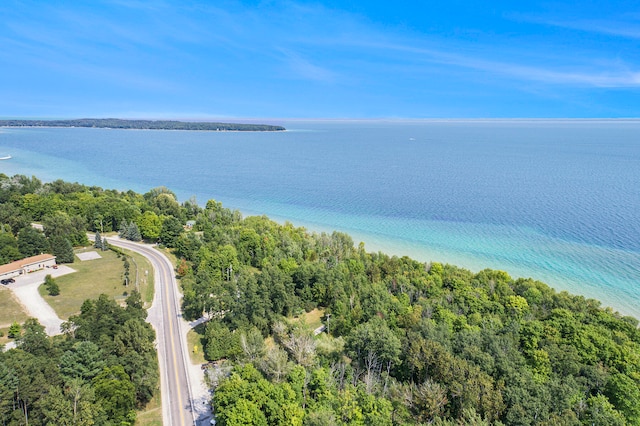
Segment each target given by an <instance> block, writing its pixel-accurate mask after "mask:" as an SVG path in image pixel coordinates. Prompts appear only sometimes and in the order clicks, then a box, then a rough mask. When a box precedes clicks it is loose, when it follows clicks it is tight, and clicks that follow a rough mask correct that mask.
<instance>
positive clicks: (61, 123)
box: [0, 118, 286, 132]
mask: <svg viewBox="0 0 640 426" xmlns="http://www.w3.org/2000/svg"><path fill="white" fill-rule="evenodd" d="M0 127H93V128H105V129H137V130H207V131H249V132H274V131H283V130H286V129H285V128H284V127H282V126H272V125H269V124H247V123H213V122H206V121H202V122H187V121H174V120H123V119H118V118H81V119H76V120H0Z"/></svg>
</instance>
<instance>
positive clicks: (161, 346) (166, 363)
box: [107, 238, 196, 426]
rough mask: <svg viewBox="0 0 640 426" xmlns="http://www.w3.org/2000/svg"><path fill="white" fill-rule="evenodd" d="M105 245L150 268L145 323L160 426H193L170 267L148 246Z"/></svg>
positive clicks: (111, 241) (120, 242)
mask: <svg viewBox="0 0 640 426" xmlns="http://www.w3.org/2000/svg"><path fill="white" fill-rule="evenodd" d="M107 241H108V242H109V244H111V245H114V246H116V247H122V248H125V249H127V250H131V251H134V252H136V253H139V254H141V255H143V256H145V257H146V258H147V259H149V261H150V262H151V264H152V266H153V269H154V283H155V284H154V285H155V295H154V298H153V304H152V306H151V308H150V309H149V311H148V313H149V317H148V318H147V321H149V322H150V323H151V325H152V326H153V328H154V329H155V330H156V339H157V343H158V361H159V363H160V387H161V391H162V417H163V423H164V424H165V425H170V426H187V425H195V424H196V414H194V408H195V407H193V404H192V402H193V397H192V390H191V383H190V378H189V364H188V362H187V359H188V353H187V347H186V342H185V339H184V338H183V334H182V333H181V314H180V294H179V293H178V290H177V282H176V279H175V275H174V272H173V265H172V264H171V261H169V259H168V258H167V257H166V256H165V255H164V254H163V253H161V252H159V251H158V250H156V249H155V248H153V246H151V245H148V244H140V243H134V242H131V241H125V240H120V239H117V238H107Z"/></svg>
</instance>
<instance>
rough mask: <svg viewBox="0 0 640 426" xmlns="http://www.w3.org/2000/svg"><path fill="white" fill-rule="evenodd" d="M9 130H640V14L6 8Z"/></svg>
mask: <svg viewBox="0 0 640 426" xmlns="http://www.w3.org/2000/svg"><path fill="white" fill-rule="evenodd" d="M0 16H1V17H2V19H0V117H1V118H81V117H118V118H151V119H167V118H173V119H193V120H210V119H225V118H247V119H251V118H300V119H308V118H344V119H349V118H356V119H359V118H365V119H368V118H371V119H375V118H516V117H517V118H523V117H524V118H529V117H531V118H560V117H568V118H634V117H640V3H638V1H637V0H634V1H623V0H611V1H602V0H598V2H596V1H591V0H581V1H562V2H554V1H512V0H511V1H501V0H495V1H494V0H492V1H480V0H467V1H461V0H447V1H435V0H433V1H432V0H422V1H420V0H414V1H407V0H395V1H384V2H383V1H377V0H367V1H356V0H343V1H338V0H328V1H295V0H292V1H277V0H276V1H226V0H217V1H189V0H183V1H179V0H175V1H170V0H167V1H162V0H157V1H137V0H102V1H101V0H74V1H71V0H69V1H64V0H47V1H44V0H40V1H29V0H24V1H19V0H2V1H1V2H0Z"/></svg>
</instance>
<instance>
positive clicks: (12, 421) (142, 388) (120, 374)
mask: <svg viewBox="0 0 640 426" xmlns="http://www.w3.org/2000/svg"><path fill="white" fill-rule="evenodd" d="M138 299H139V296H137V295H136V294H135V293H134V294H133V295H132V296H131V297H130V298H129V299H128V300H127V306H126V308H122V307H120V306H119V305H118V304H117V303H116V302H115V301H113V300H110V299H109V298H108V297H107V296H104V295H103V296H101V297H100V298H98V300H93V301H92V300H87V301H86V302H85V304H84V305H83V307H82V312H81V313H80V314H79V315H77V316H75V317H72V318H71V319H70V320H69V322H68V323H66V324H64V325H63V328H64V329H65V330H66V333H65V335H63V336H60V337H57V338H54V339H52V338H50V337H48V336H47V335H46V333H45V332H44V327H43V326H42V325H40V324H39V323H38V321H37V320H35V319H33V318H31V319H28V320H27V321H26V322H25V324H24V326H23V327H22V328H23V330H22V333H21V335H20V337H19V338H18V340H17V344H18V347H17V348H16V349H11V350H9V351H7V352H5V353H0V420H1V421H2V424H3V425H23V424H31V425H45V424H55V425H87V426H89V425H119V426H122V425H133V424H134V422H135V417H136V414H135V408H137V407H142V406H144V405H145V404H146V403H148V402H149V401H150V400H151V397H152V395H153V393H154V391H155V390H156V389H157V387H158V364H157V356H156V353H155V348H154V345H153V342H154V340H155V334H154V332H153V330H152V329H151V326H150V325H149V324H147V323H146V322H144V318H145V317H146V313H145V312H144V310H142V308H141V306H140V305H139V304H138V303H137V300H138Z"/></svg>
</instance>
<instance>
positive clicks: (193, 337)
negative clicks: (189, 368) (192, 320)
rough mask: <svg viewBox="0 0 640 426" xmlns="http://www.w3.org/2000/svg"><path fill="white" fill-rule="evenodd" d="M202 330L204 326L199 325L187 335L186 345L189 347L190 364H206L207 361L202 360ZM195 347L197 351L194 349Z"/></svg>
mask: <svg viewBox="0 0 640 426" xmlns="http://www.w3.org/2000/svg"><path fill="white" fill-rule="evenodd" d="M204 328H205V324H200V325H198V326H197V327H195V328H192V329H191V330H189V332H188V333H187V345H188V346H189V355H190V357H191V363H192V364H204V363H205V362H207V360H206V359H204V347H203V346H202V336H203V335H204ZM196 346H197V349H195V348H196ZM194 349H195V350H194Z"/></svg>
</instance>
